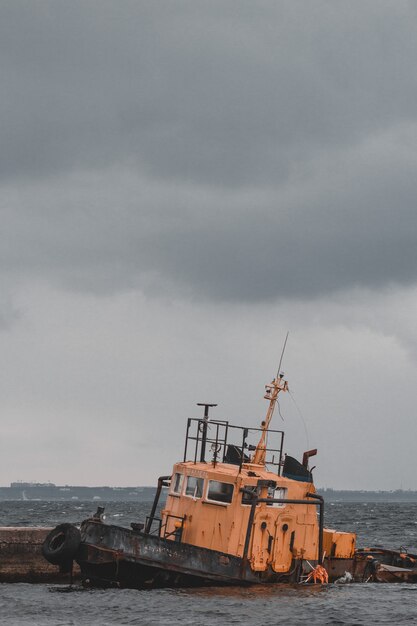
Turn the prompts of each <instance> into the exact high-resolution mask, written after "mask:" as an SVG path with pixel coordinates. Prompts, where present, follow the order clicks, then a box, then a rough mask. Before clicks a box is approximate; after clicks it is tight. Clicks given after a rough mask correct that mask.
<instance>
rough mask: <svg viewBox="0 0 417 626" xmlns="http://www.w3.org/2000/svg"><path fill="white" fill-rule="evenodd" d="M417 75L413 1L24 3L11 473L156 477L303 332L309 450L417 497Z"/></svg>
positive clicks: (249, 420) (9, 38) (4, 414)
mask: <svg viewBox="0 0 417 626" xmlns="http://www.w3.org/2000/svg"><path fill="white" fill-rule="evenodd" d="M416 67H417V5H416V4H415V3H413V2H405V1H401V0H395V1H394V0H391V1H390V2H387V1H384V0H375V1H371V0H368V1H366V0H365V1H364V0H360V1H359V0H358V1H355V0H351V1H350V2H345V1H343V2H342V1H337V0H331V1H330V0H328V1H319V0H316V1H315V2H311V1H310V0H304V1H301V0H291V1H288V2H284V1H278V2H277V1H270V2H266V1H265V2H264V1H262V0H259V1H258V2H256V3H254V2H253V1H252V0H250V1H247V2H245V1H244V0H239V1H238V0H234V1H233V2H232V1H227V0H221V1H218V2H216V1H215V0H210V1H209V0H206V1H204V2H200V1H198V0H192V1H191V0H190V1H187V2H185V1H180V0H175V1H172V0H170V1H166V2H164V1H162V0H158V2H155V0H149V1H148V2H144V1H143V2H138V1H136V0H135V1H132V2H129V1H127V0H125V1H124V2H116V1H115V0H113V1H112V2H108V1H106V0H100V1H98V0H97V1H88V0H82V1H79V2H77V1H72V2H70V3H69V2H66V1H64V0H62V1H57V0H54V1H52V0H51V1H50V2H46V1H42V0H38V1H37V2H33V1H32V0H27V1H23V0H8V1H3V2H0V81H1V82H0V84H1V93H2V96H1V98H0V215H1V229H0V285H1V291H0V350H1V354H2V359H1V364H2V368H1V376H0V412H1V421H2V437H1V443H0V476H1V479H0V481H1V483H2V484H7V483H8V482H10V481H11V480H17V479H22V480H28V479H33V480H39V481H46V480H51V481H54V482H57V483H71V484H74V483H84V484H114V485H117V484H120V485H122V484H130V485H137V484H151V483H153V482H154V480H155V479H156V477H157V476H158V475H160V474H166V473H169V471H170V469H171V465H172V463H173V462H174V461H175V460H177V459H178V458H179V457H180V456H181V453H182V442H183V436H184V430H185V420H186V418H187V417H191V416H196V415H197V414H198V411H197V410H196V409H195V403H196V402H199V401H200V402H201V401H211V402H218V403H219V407H218V408H217V409H216V412H215V415H216V416H217V417H219V418H222V419H230V420H231V421H234V422H237V423H244V424H245V425H251V424H253V425H257V424H258V422H259V421H260V419H261V418H262V417H263V414H264V412H265V410H266V403H265V401H264V400H263V399H262V396H263V385H264V384H265V383H267V382H269V379H270V378H271V377H272V376H273V375H274V373H275V371H276V367H277V363H278V361H279V356H280V352H281V347H282V342H283V340H284V337H285V333H286V331H287V330H289V331H290V339H289V343H288V348H287V353H286V356H285V361H284V369H285V373H286V376H287V378H288V380H289V384H290V389H291V390H292V394H293V396H292V397H290V396H289V395H288V394H287V396H286V397H283V398H282V400H281V413H282V415H283V417H284V423H282V421H281V419H280V417H279V415H277V416H276V418H275V423H274V426H275V427H281V426H284V428H285V430H286V432H287V435H288V436H287V446H286V447H287V451H288V452H289V453H293V454H296V455H297V456H299V455H300V454H301V453H302V452H303V450H304V449H306V447H318V448H319V456H318V457H317V459H316V460H315V463H316V465H317V469H316V470H315V475H316V482H317V483H318V484H319V485H322V486H329V487H330V486H331V487H336V488H337V487H340V488H363V489H372V488H376V489H395V488H400V487H402V488H412V489H417V477H416V476H415V472H413V471H412V468H413V467H414V456H415V455H414V443H413V442H414V441H415V439H416V435H417V424H416V419H415V415H416V409H415V399H414V389H415V382H416V374H417V368H416V359H417V329H416V322H415V318H416V304H417V245H416V243H417V241H416V240H417V210H416V198H417V176H416V164H417V105H416V102H417V73H416V69H415V68H416ZM293 399H294V400H295V401H296V405H297V406H296V405H295V404H294V402H293ZM297 407H298V408H297ZM299 409H300V410H301V414H302V417H301V416H300V412H299ZM302 418H303V419H304V421H305V423H306V425H307V431H308V440H307V437H306V434H305V429H304V425H303V419H302Z"/></svg>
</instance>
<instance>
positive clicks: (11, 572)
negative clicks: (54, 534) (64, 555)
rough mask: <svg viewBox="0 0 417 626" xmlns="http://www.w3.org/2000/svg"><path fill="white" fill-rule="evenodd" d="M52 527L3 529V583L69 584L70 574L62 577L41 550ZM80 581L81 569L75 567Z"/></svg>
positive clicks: (0, 569) (0, 544) (0, 539)
mask: <svg viewBox="0 0 417 626" xmlns="http://www.w3.org/2000/svg"><path fill="white" fill-rule="evenodd" d="M51 530H52V529H51V528H40V527H28V526H26V527H14V526H10V527H2V528H0V582H2V583H13V582H30V583H40V582H48V583H49V582H51V583H52V582H53V583H55V582H56V583H59V582H61V583H62V582H65V583H66V582H68V581H69V576H68V574H65V575H64V574H61V573H60V572H59V569H58V568H57V567H56V566H53V565H50V564H49V563H48V562H47V561H46V560H45V559H44V558H43V556H42V553H41V547H42V543H43V542H44V540H45V538H46V536H47V535H48V533H49V532H50V531H51ZM74 576H75V578H79V576H80V571H79V568H78V566H76V567H75V568H74Z"/></svg>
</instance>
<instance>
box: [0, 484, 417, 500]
mask: <svg viewBox="0 0 417 626" xmlns="http://www.w3.org/2000/svg"><path fill="white" fill-rule="evenodd" d="M155 491H156V488H155V487H107V486H97V487H85V486H82V485H55V484H52V483H24V482H22V483H11V485H10V487H0V501H5V500H16V501H25V500H29V501H39V500H47V501H71V500H74V501H77V500H86V501H103V502H113V501H119V502H120V501H124V502H126V501H127V502H129V501H130V502H150V501H152V500H153V498H154V495H155ZM317 492H318V493H319V494H320V495H322V496H323V497H324V500H325V501H326V502H417V491H411V490H402V489H396V490H395V491H383V490H381V491H364V490H349V489H328V488H327V489H324V488H318V489H317Z"/></svg>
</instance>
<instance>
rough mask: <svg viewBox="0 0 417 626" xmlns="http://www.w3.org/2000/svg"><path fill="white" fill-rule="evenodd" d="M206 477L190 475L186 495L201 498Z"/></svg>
mask: <svg viewBox="0 0 417 626" xmlns="http://www.w3.org/2000/svg"><path fill="white" fill-rule="evenodd" d="M203 487H204V478H196V477H195V476H188V478H187V486H186V488H185V495H186V496H191V497H193V498H201V496H202V495H203Z"/></svg>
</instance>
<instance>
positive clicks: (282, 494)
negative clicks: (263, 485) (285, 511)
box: [266, 487, 288, 508]
mask: <svg viewBox="0 0 417 626" xmlns="http://www.w3.org/2000/svg"><path fill="white" fill-rule="evenodd" d="M287 491H288V490H287V489H286V488H285V487H277V488H275V487H268V498H276V499H281V498H286V497H287ZM266 505H267V506H273V507H276V508H282V507H283V506H285V504H284V503H283V502H271V503H268V502H267V503H266Z"/></svg>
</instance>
